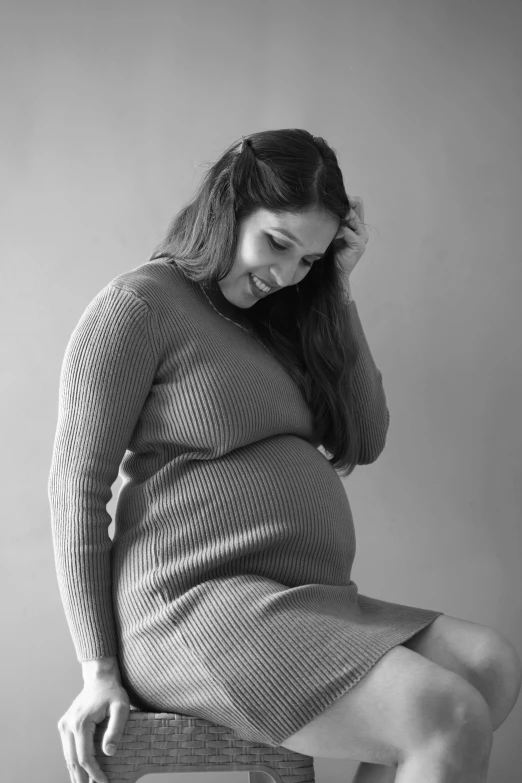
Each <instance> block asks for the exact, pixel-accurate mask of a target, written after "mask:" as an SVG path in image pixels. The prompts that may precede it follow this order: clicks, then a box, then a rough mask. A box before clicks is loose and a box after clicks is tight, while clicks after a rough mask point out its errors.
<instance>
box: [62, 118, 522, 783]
mask: <svg viewBox="0 0 522 783" xmlns="http://www.w3.org/2000/svg"><path fill="white" fill-rule="evenodd" d="M367 241H368V235H367V233H366V231H365V229H364V211H363V203H362V200H361V199H358V198H356V197H353V198H351V199H349V198H348V196H347V194H346V192H345V189H344V184H343V177H342V174H341V171H340V169H339V166H338V163H337V158H336V155H335V153H334V151H333V150H332V149H331V148H330V147H329V146H328V145H327V144H326V142H325V141H324V140H323V139H322V138H320V137H315V136H312V135H311V134H310V133H308V132H306V131H303V130H295V129H292V130H278V131H266V132H263V133H256V134H253V135H252V136H251V137H250V138H248V139H244V140H243V143H242V144H241V145H239V144H233V145H231V147H230V148H229V149H228V150H227V151H226V152H225V153H224V155H223V156H222V157H221V158H220V160H219V161H218V162H217V163H216V164H215V165H214V166H212V167H211V168H210V170H209V171H208V172H207V174H206V176H205V178H204V180H203V182H202V184H201V186H200V188H199V190H198V193H197V194H196V197H195V198H194V200H193V201H192V202H191V203H190V204H189V205H188V206H186V207H185V208H184V209H182V210H181V212H180V213H179V214H178V215H177V216H176V217H175V219H174V221H173V223H172V226H171V228H170V230H169V232H168V234H167V236H166V238H165V240H164V242H162V244H161V246H160V247H159V248H158V249H157V250H156V252H155V253H154V254H153V255H152V257H151V259H150V260H149V262H147V263H145V264H143V265H141V266H139V267H137V268H136V269H134V270H131V271H129V272H125V273H123V274H121V275H118V276H117V277H116V278H115V279H114V280H112V281H111V282H110V283H109V284H108V285H107V286H106V287H105V288H104V289H103V290H102V291H100V292H99V294H98V295H97V296H96V297H95V298H94V300H93V301H92V302H91V303H90V304H89V306H88V307H87V309H86V311H85V313H84V314H83V316H82V317H81V319H80V322H79V324H78V325H77V327H76V329H75V330H74V332H73V335H72V337H71V339H70V341H69V344H68V346H67V351H66V355H65V359H64V364H63V367H62V375H61V386H60V408H59V420H58V427H57V433H56V439H55V448H54V452H53V461H52V467H51V475H50V479H49V496H50V501H51V507H52V513H53V540H54V545H55V557H56V565H57V574H58V580H59V585H60V590H61V595H62V599H63V603H64V608H65V611H66V615H67V619H68V623H69V627H70V630H71V634H72V637H73V640H74V644H75V649H76V654H77V658H78V660H79V661H80V662H81V663H82V669H83V674H84V682H85V688H84V689H83V691H82V693H81V694H80V695H79V696H78V697H77V699H76V700H75V702H73V705H71V707H70V709H69V710H68V712H67V713H66V714H65V715H64V716H63V718H62V719H61V721H60V724H59V726H60V731H61V735H62V741H63V746H64V753H65V756H66V759H67V762H68V765H69V769H70V772H71V779H72V780H74V781H75V783H78V781H84V780H85V781H87V772H88V773H89V774H90V775H91V777H93V778H94V779H95V780H96V781H99V783H101V782H102V781H104V780H105V777H104V775H103V773H102V772H101V770H100V769H99V767H98V766H97V765H96V764H95V762H94V760H93V758H92V732H93V731H94V727H95V724H96V723H98V722H100V721H101V720H102V719H103V718H104V717H106V715H110V724H109V727H108V729H107V732H106V735H105V737H104V748H105V750H106V751H107V752H108V753H109V752H110V749H109V744H110V743H111V742H112V743H114V742H117V741H118V738H119V736H120V735H121V731H122V730H123V727H124V725H125V721H126V719H127V715H128V711H129V705H130V704H131V703H132V704H133V705H135V706H136V707H138V708H140V709H144V710H151V711H172V712H181V713H186V714H190V715H194V716H199V717H203V718H207V719H209V720H213V721H215V722H219V723H221V724H224V725H227V726H230V727H231V728H233V729H235V730H237V731H238V732H239V734H240V735H241V736H243V737H244V738H246V739H252V740H257V741H261V742H265V743H269V744H273V745H284V746H286V747H289V748H291V749H293V750H297V751H300V752H303V753H307V754H309V755H319V756H321V755H322V756H332V757H346V758H355V759H359V760H361V761H363V762H367V763H366V764H363V765H362V766H361V768H360V771H359V773H358V774H359V780H363V777H364V776H368V775H374V774H375V775H377V777H375V778H372V779H375V780H378V779H379V780H384V777H383V775H384V774H386V773H387V772H390V771H391V772H392V773H393V774H395V771H396V770H397V775H398V777H397V780H399V779H400V780H401V781H407V780H411V781H413V780H417V779H418V778H417V777H416V772H415V770H418V769H423V771H424V774H425V775H426V777H425V778H423V779H426V780H427V779H430V780H432V779H433V780H435V777H433V778H430V776H429V774H428V772H427V770H430V769H435V768H437V769H439V767H441V765H442V764H443V763H444V764H449V765H450V767H451V769H452V770H454V769H459V770H460V772H462V770H464V769H466V770H472V771H473V770H476V769H478V768H479V766H480V765H482V767H483V766H484V765H485V764H486V763H487V757H488V755H489V745H490V741H491V737H490V734H491V722H490V713H489V712H488V709H489V708H488V705H487V703H486V700H485V696H484V695H482V694H481V693H480V692H479V684H480V680H479V674H478V669H477V671H475V669H473V667H472V666H471V663H472V661H471V658H472V656H471V654H470V655H468V657H466V653H465V651H464V652H463V653H462V656H461V657H460V658H458V657H457V652H456V651H457V650H458V647H459V645H458V644H453V641H454V640H458V633H457V631H458V630H459V629H464V631H466V632H467V633H468V637H467V641H473V642H475V641H481V642H482V645H481V647H480V649H481V650H483V651H484V653H486V652H490V653H491V654H492V658H494V659H495V665H496V663H497V662H498V667H497V669H495V671H497V670H498V673H499V675H498V676H499V678H500V677H501V676H502V677H503V678H504V679H502V680H501V679H498V681H495V682H496V684H497V685H498V684H499V683H500V682H502V684H503V685H504V686H505V687H504V688H503V690H502V693H503V696H504V704H503V707H502V708H499V709H503V710H504V712H506V710H507V711H509V710H508V707H509V703H508V702H510V703H511V707H512V703H514V699H515V698H516V695H515V685H516V682H515V681H516V677H517V676H518V677H519V669H518V670H517V668H516V667H517V662H518V663H519V661H518V658H517V657H516V654H515V653H514V650H513V649H512V648H511V647H510V646H509V643H507V642H505V643H504V642H503V640H501V639H500V637H498V636H496V635H495V636H494V635H493V634H494V632H491V633H490V629H482V627H480V626H474V625H473V624H472V623H464V622H463V621H457V620H456V619H455V618H453V620H454V622H457V623H460V625H458V628H456V627H455V626H454V625H452V624H451V621H452V618H447V617H445V616H444V615H443V613H442V612H441V611H437V610H435V609H427V608H418V607H414V606H406V605H399V604H395V603H390V602H386V601H384V600H381V599H377V598H371V597H368V596H365V595H362V594H359V592H358V587H357V585H356V584H355V582H353V580H352V579H351V568H352V564H353V560H354V556H355V532H354V527H353V520H352V515H351V510H350V505H349V502H348V499H347V497H346V492H345V490H344V487H343V484H342V482H341V480H340V478H339V475H338V473H341V475H342V476H347V475H349V474H350V473H351V472H352V471H353V469H354V468H355V466H356V465H361V464H362V465H366V464H369V463H372V462H374V461H375V460H376V459H377V458H378V456H379V454H380V453H381V452H382V450H383V448H384V445H385V440H386V435H387V431H388V426H389V412H388V408H387V405H386V398H385V394H384V389H383V385H382V376H381V373H380V371H379V370H378V369H377V367H376V365H375V363H374V360H373V358H372V355H371V353H370V349H369V346H368V343H367V341H366V339H365V336H364V332H363V329H362V325H361V322H360V320H359V315H358V312H357V307H356V304H355V302H354V301H353V300H352V299H351V297H350V296H349V276H350V273H351V272H352V270H353V268H354V267H355V265H356V264H357V262H358V261H359V259H360V257H361V256H362V254H363V253H364V250H365V247H366V243H367ZM118 468H120V471H121V475H122V479H123V484H122V487H121V491H120V494H119V496H118V503H117V509H116V514H115V535H114V540H113V541H112V543H111V540H110V538H109V536H108V533H107V527H108V525H109V523H110V517H109V515H108V514H107V512H106V509H105V506H106V503H107V501H108V500H109V498H110V496H111V493H110V488H111V486H112V484H113V482H114V480H115V479H116V477H117V475H118ZM446 620H447V621H448V622H447V623H445V621H446ZM437 623H438V626H437ZM435 627H438V629H440V630H439V633H440V634H442V636H443V637H444V641H445V642H446V646H445V647H444V648H443V647H442V645H441V650H442V649H443V652H441V653H439V652H437V647H436V645H431V646H430V645H429V644H428V643H427V642H426V643H425V646H424V648H423V650H422V651H421V652H420V653H419V652H414V646H413V645H414V644H415V643H418V644H419V650H420V649H421V640H426V639H432V638H436V637H435V636H432V637H429V636H427V635H426V634H427V632H428V631H430V630H431V629H434V628H435ZM472 628H477V629H479V631H480V633H478V635H476V636H475V637H474V638H473V639H471V636H469V634H470V633H471V629H472ZM464 631H462V633H464ZM421 632H422V633H421ZM422 634H424V636H423V635H422ZM481 634H482V635H481ZM488 634H489V635H488ZM462 638H463V637H462ZM408 641H409V643H410V644H411V645H412V647H411V648H410V649H408V648H407V647H406V643H407V642H408ZM488 645H489V646H488ZM461 646H462V645H461ZM464 646H465V645H464ZM473 649H474V648H473V646H471V645H470V646H469V647H468V653H471V652H472V651H473ZM493 652H494V653H495V655H494V656H493ZM430 655H431V657H432V659H435V657H436V656H437V655H439V662H438V663H436V662H434V660H431V661H430V660H428V659H429V657H430ZM475 660H477V656H475ZM483 660H484V661H485V660H486V658H485V657H484V658H483ZM467 663H469V664H470V667H469V672H470V673H471V674H470V677H468V678H466V675H467V673H468V669H466V666H465V664H467ZM489 663H491V660H490V661H489ZM459 666H460V670H458V667H459ZM490 670H492V667H491V666H490ZM509 677H511V680H509ZM473 678H474V683H473V685H472V684H471V681H470V680H471V679H473ZM508 683H511V685H510V689H509V692H508V689H507V684H508ZM519 685H520V683H519ZM474 686H477V687H474ZM488 687H489V689H490V690H489V691H488V692H491V691H492V689H491V687H490V685H488ZM493 690H495V688H493ZM496 690H497V691H499V692H500V690H501V689H500V686H499V687H498V688H496ZM506 714H507V712H506ZM464 719H465V720H464ZM463 720H464V723H463ZM464 728H465V730H464ZM477 743H478V745H477ZM470 748H472V749H473V754H472V758H473V761H470V760H469V759H468V758H467V755H466V754H468V755H469V751H470ZM465 759H466V760H465ZM374 764H379V765H385V766H379V767H376V766H374ZM459 765H460V766H459ZM466 765H467V766H466ZM482 767H481V768H482ZM379 775H380V777H379ZM364 779H370V778H368V777H366V778H364ZM436 779H437V781H438V780H450V779H451V780H453V779H454V778H450V777H437V778H436ZM467 779H468V778H466V780H467ZM471 779H472V778H471V777H469V780H471ZM478 779H479V778H478V777H477V778H473V780H478ZM480 779H482V778H480ZM459 780H464V777H461V778H459Z"/></svg>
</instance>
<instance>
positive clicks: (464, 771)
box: [352, 736, 492, 783]
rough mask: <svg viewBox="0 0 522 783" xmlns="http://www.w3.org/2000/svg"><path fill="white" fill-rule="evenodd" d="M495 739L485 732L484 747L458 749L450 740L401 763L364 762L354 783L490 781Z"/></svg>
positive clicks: (483, 782) (462, 782) (477, 782)
mask: <svg viewBox="0 0 522 783" xmlns="http://www.w3.org/2000/svg"><path fill="white" fill-rule="evenodd" d="M491 743H492V738H491V741H490V742H489V743H488V740H487V736H485V737H484V745H483V746H482V748H481V750H480V751H479V749H478V747H477V746H475V747H476V750H475V752H473V749H472V746H471V748H470V749H469V750H467V751H466V750H465V749H464V750H463V751H458V750H457V752H455V751H456V745H455V742H452V741H451V740H447V741H445V742H443V743H442V744H440V743H439V744H436V745H433V747H431V748H427V749H424V750H419V751H417V752H415V753H413V754H410V755H409V756H408V758H406V759H405V760H404V761H403V762H402V763H400V764H399V765H398V766H397V767H385V766H383V765H381V764H370V763H368V762H362V763H361V764H360V765H359V767H358V768H357V772H356V773H355V777H354V778H353V781H352V783H486V780H487V773H488V766H489V756H490V753H491ZM472 758H473V759H475V763H473V761H472Z"/></svg>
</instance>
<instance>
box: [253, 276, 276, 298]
mask: <svg viewBox="0 0 522 783" xmlns="http://www.w3.org/2000/svg"><path fill="white" fill-rule="evenodd" d="M248 277H249V280H250V287H251V288H252V289H253V290H254V291H255V292H256V293H258V294H269V293H270V291H273V290H275V289H276V288H279V287H280V286H272V285H268V283H266V282H265V281H264V280H263V279H262V278H261V277H258V276H257V275H253V274H252V272H249V273H248ZM254 278H256V279H257V280H260V281H261V282H262V283H263V284H264V285H266V286H267V288H268V289H269V290H268V291H264V290H263V289H262V288H259V286H258V285H257V283H256V282H255V279H254Z"/></svg>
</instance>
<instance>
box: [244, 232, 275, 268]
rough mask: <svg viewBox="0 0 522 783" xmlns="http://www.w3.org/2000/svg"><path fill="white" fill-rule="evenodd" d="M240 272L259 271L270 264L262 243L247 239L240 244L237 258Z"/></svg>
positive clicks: (268, 255)
mask: <svg viewBox="0 0 522 783" xmlns="http://www.w3.org/2000/svg"><path fill="white" fill-rule="evenodd" d="M237 258H238V260H239V262H240V265H241V271H242V272H245V273H247V272H251V271H255V270H256V269H259V268H260V267H263V266H268V265H269V264H270V263H271V262H270V254H269V253H268V251H267V250H266V248H264V249H263V243H262V241H256V240H255V239H247V238H245V240H244V241H243V242H242V243H241V246H240V247H239V251H238V256H237Z"/></svg>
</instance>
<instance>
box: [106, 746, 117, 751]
mask: <svg viewBox="0 0 522 783" xmlns="http://www.w3.org/2000/svg"><path fill="white" fill-rule="evenodd" d="M115 751H116V745H107V753H114V752H115Z"/></svg>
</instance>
